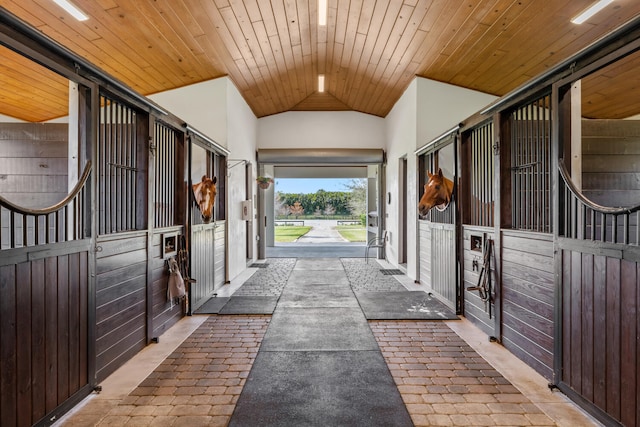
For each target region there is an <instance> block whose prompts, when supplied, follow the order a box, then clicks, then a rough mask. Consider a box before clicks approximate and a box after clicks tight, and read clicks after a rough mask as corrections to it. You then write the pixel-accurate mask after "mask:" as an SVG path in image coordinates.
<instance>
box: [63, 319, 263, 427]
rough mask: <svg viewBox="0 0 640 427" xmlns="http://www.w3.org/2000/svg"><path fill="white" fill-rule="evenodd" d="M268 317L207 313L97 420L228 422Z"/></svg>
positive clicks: (103, 423) (125, 422)
mask: <svg viewBox="0 0 640 427" xmlns="http://www.w3.org/2000/svg"><path fill="white" fill-rule="evenodd" d="M269 320H270V316H211V317H209V318H208V319H207V320H206V321H205V322H204V323H203V324H202V325H201V326H200V327H199V328H198V329H197V330H196V331H195V332H193V333H192V334H191V336H189V338H187V339H186V340H185V341H184V342H183V343H182V344H181V345H180V346H179V347H178V348H177V349H176V350H175V351H174V352H173V353H172V354H171V355H170V356H169V357H167V359H165V360H164V362H162V363H161V364H160V365H159V366H158V367H157V368H156V369H155V370H154V371H153V372H152V373H151V375H149V376H148V377H147V378H146V379H145V380H144V381H143V382H142V383H141V384H140V385H139V386H138V387H137V388H136V389H135V390H133V391H132V392H131V393H130V394H129V396H127V397H126V398H125V399H124V400H123V401H122V402H121V403H120V404H119V405H118V406H116V407H115V408H113V409H111V410H110V411H109V413H108V414H107V416H105V417H104V418H103V419H102V420H101V421H100V422H99V423H98V424H97V425H98V426H107V425H118V426H125V425H126V426H134V425H135V426H154V427H155V426H189V427H193V426H205V425H206V426H226V425H227V424H228V422H229V419H230V417H231V414H232V413H233V410H234V408H235V404H236V401H237V400H238V396H239V395H240V392H241V391H242V387H243V386H244V382H245V381H246V378H247V376H248V374H249V371H250V370H251V366H252V364H253V361H254V359H255V357H256V354H257V353H258V348H259V347H260V343H261V342H262V338H263V337H264V334H265V332H266V330H267V326H268V324H269ZM70 425H73V423H72V424H70Z"/></svg>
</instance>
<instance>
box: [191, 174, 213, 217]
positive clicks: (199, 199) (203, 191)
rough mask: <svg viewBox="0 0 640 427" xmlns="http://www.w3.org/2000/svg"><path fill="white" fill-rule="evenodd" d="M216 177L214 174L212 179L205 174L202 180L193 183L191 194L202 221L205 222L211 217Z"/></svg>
mask: <svg viewBox="0 0 640 427" xmlns="http://www.w3.org/2000/svg"><path fill="white" fill-rule="evenodd" d="M216 182H217V179H216V177H215V176H214V177H213V179H211V178H209V177H208V176H206V175H203V176H202V181H201V182H199V183H197V184H194V185H193V195H194V196H195V198H196V203H197V204H198V208H200V214H201V215H202V221H204V223H205V224H209V223H210V222H211V218H213V204H214V202H215V201H216V194H217V193H218V190H217V189H216Z"/></svg>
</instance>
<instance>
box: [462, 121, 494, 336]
mask: <svg viewBox="0 0 640 427" xmlns="http://www.w3.org/2000/svg"><path fill="white" fill-rule="evenodd" d="M493 140H494V124H493V121H491V120H490V121H486V122H484V123H480V124H478V125H477V126H475V127H474V128H473V129H470V130H468V131H465V132H464V133H463V134H462V140H461V145H460V157H461V162H460V164H461V165H464V166H461V168H460V169H461V170H460V177H461V185H460V187H461V189H460V204H461V211H462V212H461V217H462V224H463V225H462V230H463V231H462V248H461V258H462V277H463V278H462V282H463V289H464V291H463V294H464V298H463V299H464V315H465V317H467V318H468V319H469V320H470V321H471V322H473V323H474V324H475V325H476V326H478V327H479V328H480V329H482V330H483V331H484V332H485V333H486V334H487V335H488V336H490V337H493V336H496V335H499V334H497V333H496V330H495V329H496V325H495V323H496V320H495V318H496V305H495V295H496V289H497V287H498V286H500V283H499V282H498V281H497V280H496V277H495V274H494V272H495V261H494V260H495V253H494V250H495V248H494V246H493V243H492V242H493V241H494V229H493V225H494V213H495V199H494V179H495V167H494V152H493ZM485 251H491V252H486V253H485ZM485 258H487V261H486V262H485ZM485 263H486V264H487V265H486V266H485ZM481 282H483V283H481ZM477 287H486V289H484V290H482V292H481V291H480V290H476V289H474V288H477ZM498 307H499V306H498Z"/></svg>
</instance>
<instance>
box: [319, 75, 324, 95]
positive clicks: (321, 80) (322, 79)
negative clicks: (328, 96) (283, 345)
mask: <svg viewBox="0 0 640 427" xmlns="http://www.w3.org/2000/svg"><path fill="white" fill-rule="evenodd" d="M318 92H324V74H320V75H318Z"/></svg>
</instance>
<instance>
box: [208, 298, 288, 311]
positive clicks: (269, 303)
mask: <svg viewBox="0 0 640 427" xmlns="http://www.w3.org/2000/svg"><path fill="white" fill-rule="evenodd" d="M277 303H278V297H263V296H238V297H234V296H231V298H229V301H228V302H227V303H226V304H225V305H224V307H222V308H221V309H220V311H219V312H218V314H273V311H274V310H275V309H276V304H277Z"/></svg>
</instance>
